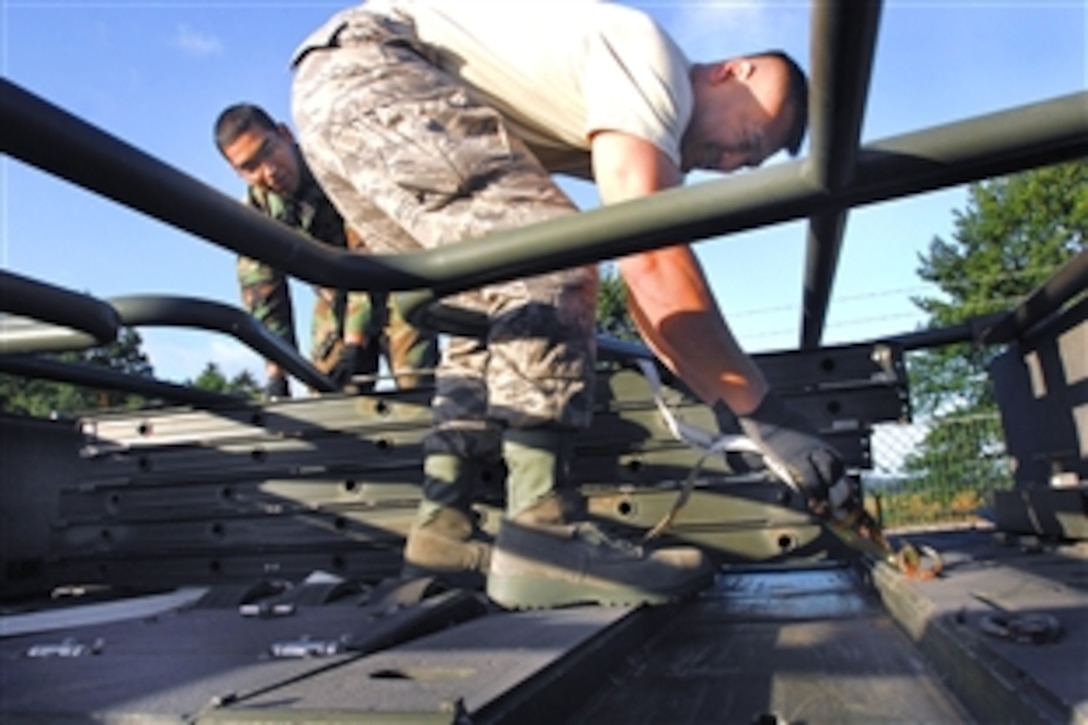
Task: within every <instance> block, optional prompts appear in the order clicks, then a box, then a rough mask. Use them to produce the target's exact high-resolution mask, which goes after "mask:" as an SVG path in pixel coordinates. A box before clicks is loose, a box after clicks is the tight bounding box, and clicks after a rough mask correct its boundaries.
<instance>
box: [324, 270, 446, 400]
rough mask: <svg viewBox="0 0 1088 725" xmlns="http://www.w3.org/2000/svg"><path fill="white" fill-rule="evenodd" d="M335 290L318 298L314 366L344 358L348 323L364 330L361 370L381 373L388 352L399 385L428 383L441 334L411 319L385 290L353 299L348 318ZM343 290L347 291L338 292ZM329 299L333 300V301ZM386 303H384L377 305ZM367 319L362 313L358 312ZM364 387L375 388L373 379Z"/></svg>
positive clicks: (329, 364) (408, 386)
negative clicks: (381, 307)
mask: <svg viewBox="0 0 1088 725" xmlns="http://www.w3.org/2000/svg"><path fill="white" fill-rule="evenodd" d="M336 294H337V293H336V291H335V290H328V289H324V288H323V289H320V290H318V294H317V301H316V302H315V303H314V314H313V318H312V322H311V327H310V329H311V336H310V340H311V347H310V355H311V358H312V359H313V362H314V366H315V367H316V368H317V369H318V370H320V371H321V372H323V373H325V374H326V375H327V374H329V373H330V372H331V371H332V369H333V368H334V367H335V366H336V363H337V361H338V360H339V359H340V353H341V351H342V350H343V347H344V329H345V327H347V328H349V329H354V330H362V331H363V332H364V337H365V338H366V347H365V348H364V351H363V355H364V359H363V361H362V369H360V370H356V373H358V374H360V375H370V376H377V375H378V373H379V370H380V367H381V356H382V355H385V359H386V362H387V363H388V366H389V373H390V374H391V375H392V376H393V377H394V378H395V380H396V384H397V389H398V390H411V389H412V388H418V387H421V386H424V385H430V384H431V382H432V380H431V374H432V371H433V370H434V369H435V368H436V367H437V366H438V338H437V336H435V335H434V334H433V333H430V332H425V331H424V330H421V329H419V328H418V327H414V326H413V325H410V324H409V323H408V321H407V320H405V319H404V317H403V316H402V315H401V314H400V311H399V310H398V309H397V307H396V305H394V304H392V303H391V302H389V299H388V297H387V296H386V295H367V296H366V299H367V300H368V301H367V302H365V303H363V302H361V300H360V299H358V298H357V299H355V300H354V302H353V304H352V305H351V310H350V313H351V314H350V319H347V320H346V319H345V310H344V308H345V307H346V305H344V304H339V305H337V304H336V303H337V300H336V299H335V297H334V296H335V295H336ZM339 294H340V295H341V296H344V295H343V293H339ZM330 299H332V301H331V302H330ZM379 305H383V306H384V308H383V309H375V308H376V307H378V306H379ZM360 317H361V318H364V319H358V318H360ZM358 387H359V388H360V390H363V391H366V390H370V389H373V387H374V384H373V383H370V384H369V385H362V386H358Z"/></svg>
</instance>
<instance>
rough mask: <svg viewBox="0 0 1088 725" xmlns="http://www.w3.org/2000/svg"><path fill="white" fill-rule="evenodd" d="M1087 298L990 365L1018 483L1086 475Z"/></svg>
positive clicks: (1044, 483)
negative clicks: (1014, 462)
mask: <svg viewBox="0 0 1088 725" xmlns="http://www.w3.org/2000/svg"><path fill="white" fill-rule="evenodd" d="M1086 351H1088V298H1086V299H1084V300H1082V301H1081V302H1080V303H1079V304H1077V305H1075V306H1074V307H1072V308H1070V309H1068V310H1066V311H1065V312H1064V313H1063V314H1062V315H1061V316H1060V317H1058V318H1056V319H1054V320H1053V321H1052V322H1051V323H1050V324H1048V325H1046V326H1045V327H1043V328H1042V329H1040V330H1038V331H1037V332H1036V334H1033V335H1032V336H1031V337H1029V338H1027V339H1024V340H1022V341H1020V342H1019V343H1016V344H1012V345H1010V346H1009V347H1008V349H1007V350H1006V351H1005V352H1004V353H1002V355H1001V356H999V357H998V358H996V359H995V360H994V361H993V363H992V364H991V367H990V375H991V377H992V379H993V383H994V385H993V388H994V395H995V397H996V399H997V403H998V407H999V408H1000V410H1001V421H1002V425H1003V427H1004V430H1005V440H1006V445H1007V447H1008V450H1009V453H1010V455H1011V456H1012V457H1013V458H1014V460H1015V461H1016V469H1015V476H1016V485H1017V486H1018V487H1019V488H1045V487H1048V486H1049V485H1050V484H1051V479H1052V478H1053V477H1056V476H1057V477H1059V478H1060V477H1061V476H1062V475H1064V476H1065V477H1066V478H1069V477H1072V479H1073V482H1075V481H1078V480H1085V479H1088V352H1086Z"/></svg>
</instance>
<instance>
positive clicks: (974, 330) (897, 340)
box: [872, 313, 1005, 351]
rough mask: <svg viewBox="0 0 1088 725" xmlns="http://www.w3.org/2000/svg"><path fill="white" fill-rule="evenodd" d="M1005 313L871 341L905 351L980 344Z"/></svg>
mask: <svg viewBox="0 0 1088 725" xmlns="http://www.w3.org/2000/svg"><path fill="white" fill-rule="evenodd" d="M1004 316H1005V313H997V314H993V315H983V316H981V317H975V318H972V319H970V320H967V321H966V322H961V323H959V324H958V325H949V326H948V327H934V328H930V329H926V330H918V331H916V332H907V333H904V334H902V335H895V336H893V337H881V338H879V339H877V340H873V341H872V342H873V343H874V344H875V343H878V342H888V343H892V344H895V345H898V346H899V347H900V348H902V349H903V350H905V351H910V350H926V349H930V348H934V347H944V346H945V345H954V344H956V343H958V342H969V343H972V344H982V334H983V332H985V330H986V329H987V328H988V327H989V326H990V325H992V324H993V323H994V322H996V321H997V320H999V319H1001V318H1003V317H1004Z"/></svg>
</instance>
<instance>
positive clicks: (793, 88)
mask: <svg viewBox="0 0 1088 725" xmlns="http://www.w3.org/2000/svg"><path fill="white" fill-rule="evenodd" d="M746 57H748V58H775V59H777V60H780V61H782V62H783V63H785V65H786V73H787V76H788V80H787V83H788V84H789V85H788V87H787V89H786V103H787V104H789V105H790V106H792V107H793V121H792V122H791V123H790V128H789V131H788V132H787V134H786V150H787V151H789V152H790V156H796V155H797V153H798V152H799V151H800V150H801V142H802V141H804V140H805V129H807V128H808V77H806V76H805V72H804V71H803V70H801V66H799V65H797V61H795V60H794V59H793V58H791V57H790V56H789V55H787V54H786V53H785V52H783V51H781V50H765V51H763V52H761V53H751V54H749V55H747V56H746Z"/></svg>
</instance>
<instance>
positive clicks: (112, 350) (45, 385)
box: [0, 328, 154, 417]
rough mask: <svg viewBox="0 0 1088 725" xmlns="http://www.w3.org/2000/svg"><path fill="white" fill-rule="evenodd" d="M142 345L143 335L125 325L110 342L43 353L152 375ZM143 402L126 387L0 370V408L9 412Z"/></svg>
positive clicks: (73, 411)
mask: <svg viewBox="0 0 1088 725" xmlns="http://www.w3.org/2000/svg"><path fill="white" fill-rule="evenodd" d="M142 345H143V339H142V338H141V337H140V334H139V333H138V332H136V331H135V330H133V329H130V328H124V329H122V330H121V332H120V334H119V335H118V337H117V340H115V341H114V342H112V343H110V344H109V345H103V346H101V347H96V348H91V349H89V350H81V351H78V352H64V353H58V354H53V355H44V356H43V357H48V358H52V359H56V360H60V361H62V362H69V363H75V364H84V365H94V366H97V367H104V368H110V369H112V370H117V371H120V372H124V373H127V374H129V375H138V376H141V377H148V378H149V377H152V376H153V373H154V371H153V369H152V367H151V363H150V361H149V360H148V358H147V355H146V354H145V353H144V351H143V348H142ZM144 402H145V401H144V399H143V398H142V397H140V396H138V395H134V394H132V393H126V392H123V391H117V390H94V389H91V388H85V387H82V386H77V385H72V384H69V383H57V382H52V381H49V380H41V379H37V378H23V377H20V376H15V375H6V374H0V409H2V410H4V411H5V412H8V413H20V414H23V415H32V416H35V417H52V416H63V417H72V416H76V415H78V414H80V413H84V412H88V411H92V410H98V409H103V408H125V409H131V408H136V407H139V406H140V405H143V404H144Z"/></svg>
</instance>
